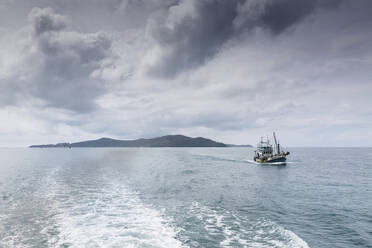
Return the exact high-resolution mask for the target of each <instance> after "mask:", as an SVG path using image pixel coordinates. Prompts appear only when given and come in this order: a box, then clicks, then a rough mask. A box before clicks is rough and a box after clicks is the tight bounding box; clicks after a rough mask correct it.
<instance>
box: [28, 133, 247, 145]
mask: <svg viewBox="0 0 372 248" xmlns="http://www.w3.org/2000/svg"><path fill="white" fill-rule="evenodd" d="M232 146H235V145H230V144H224V143H221V142H217V141H214V140H211V139H206V138H203V137H197V138H192V137H187V136H184V135H165V136H161V137H156V138H151V139H144V138H142V139H135V140H119V139H111V138H100V139H96V140H87V141H81V142H75V143H58V144H46V145H31V146H30V147H31V148H53V147H62V148H63V147H64V148H72V147H232ZM246 146H247V145H246ZM248 146H249V145H248Z"/></svg>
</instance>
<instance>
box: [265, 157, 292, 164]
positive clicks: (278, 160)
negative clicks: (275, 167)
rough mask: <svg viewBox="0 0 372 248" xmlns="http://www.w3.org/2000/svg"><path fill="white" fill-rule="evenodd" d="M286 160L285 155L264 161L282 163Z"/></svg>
mask: <svg viewBox="0 0 372 248" xmlns="http://www.w3.org/2000/svg"><path fill="white" fill-rule="evenodd" d="M286 160H287V159H286V158H285V157H279V158H274V159H271V160H269V161H267V162H266V163H283V162H285V161H286Z"/></svg>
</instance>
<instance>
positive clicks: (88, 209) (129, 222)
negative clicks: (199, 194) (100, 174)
mask: <svg viewBox="0 0 372 248" xmlns="http://www.w3.org/2000/svg"><path fill="white" fill-rule="evenodd" d="M81 190H82V191H83V192H68V191H64V189H63V188H59V189H58V190H57V191H56V192H55V194H58V195H59V197H61V196H63V195H65V196H67V195H69V197H67V198H66V201H64V202H58V201H56V204H55V206H54V208H55V209H54V210H53V212H56V213H57V214H56V215H55V216H54V217H53V219H54V222H55V225H54V227H48V228H47V229H46V230H44V233H48V232H51V231H52V232H53V230H51V229H55V230H54V232H55V233H56V234H57V235H54V237H55V238H54V239H49V243H48V245H49V246H50V247H64V246H67V247H128V248H131V247H165V248H168V247H175V248H177V247H185V246H184V245H183V244H182V243H181V242H180V241H179V240H177V239H176V238H175V237H176V236H177V230H176V228H175V227H173V226H172V224H171V223H172V222H171V220H170V219H168V218H167V217H166V216H165V215H164V214H163V213H162V211H161V210H156V209H155V208H152V207H151V206H146V205H145V204H144V203H143V202H142V201H141V200H140V199H139V197H138V195H137V194H136V193H134V192H131V191H130V190H129V189H128V188H126V187H125V186H124V185H122V184H120V185H114V184H113V183H112V184H110V183H109V184H106V185H105V186H104V187H103V188H102V189H100V190H98V191H95V190H87V189H86V190H84V189H81ZM72 194H77V195H76V196H75V197H74V196H71V195H72Z"/></svg>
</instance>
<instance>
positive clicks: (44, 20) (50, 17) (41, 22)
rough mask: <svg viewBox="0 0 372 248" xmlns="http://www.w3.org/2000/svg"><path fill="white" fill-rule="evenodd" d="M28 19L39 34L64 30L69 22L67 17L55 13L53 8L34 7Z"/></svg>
mask: <svg viewBox="0 0 372 248" xmlns="http://www.w3.org/2000/svg"><path fill="white" fill-rule="evenodd" d="M28 19H29V21H30V22H32V23H33V27H34V30H35V33H36V34H37V35H40V34H42V33H44V32H49V31H59V30H62V29H64V28H65V27H66V24H67V18H65V17H64V16H62V15H59V14H57V13H55V12H54V11H53V9H51V8H44V9H41V8H33V9H32V10H31V12H30V13H29V15H28Z"/></svg>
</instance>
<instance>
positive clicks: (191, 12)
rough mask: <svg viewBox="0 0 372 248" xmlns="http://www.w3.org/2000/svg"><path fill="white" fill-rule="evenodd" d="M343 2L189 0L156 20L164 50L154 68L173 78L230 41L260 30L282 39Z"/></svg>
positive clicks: (153, 27) (153, 71)
mask: <svg viewBox="0 0 372 248" xmlns="http://www.w3.org/2000/svg"><path fill="white" fill-rule="evenodd" d="M339 3H340V1H339V0H300V1H293V0H250V1H249V0H248V1H242V0H230V1H225V0H203V1H199V0H183V1H179V2H178V3H177V4H175V5H172V6H170V7H169V9H168V10H167V11H166V13H165V16H162V17H158V18H157V19H155V21H153V22H150V32H151V34H152V35H153V37H154V39H155V40H156V41H157V42H158V45H159V47H160V49H161V52H160V56H159V59H158V60H156V61H155V63H154V65H153V66H152V67H151V68H150V73H151V74H153V75H156V76H163V77H172V76H175V75H176V74H177V73H178V72H180V71H182V70H184V69H192V68H195V67H197V66H199V65H200V64H202V63H205V62H206V61H207V60H208V59H210V58H211V57H212V56H213V55H215V54H216V53H218V52H219V51H220V50H221V49H222V47H223V45H224V43H225V42H226V41H228V40H229V39H233V38H235V37H237V36H239V35H241V33H244V32H249V31H251V30H252V29H255V28H264V29H268V30H270V31H271V32H272V33H273V34H274V35H278V34H280V33H281V32H283V31H285V30H286V29H288V28H289V27H292V26H293V25H295V24H296V23H297V22H299V21H301V20H302V19H304V18H305V17H306V16H307V15H309V14H311V13H312V12H314V11H316V10H318V9H322V8H334V7H337V6H338V4H339Z"/></svg>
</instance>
